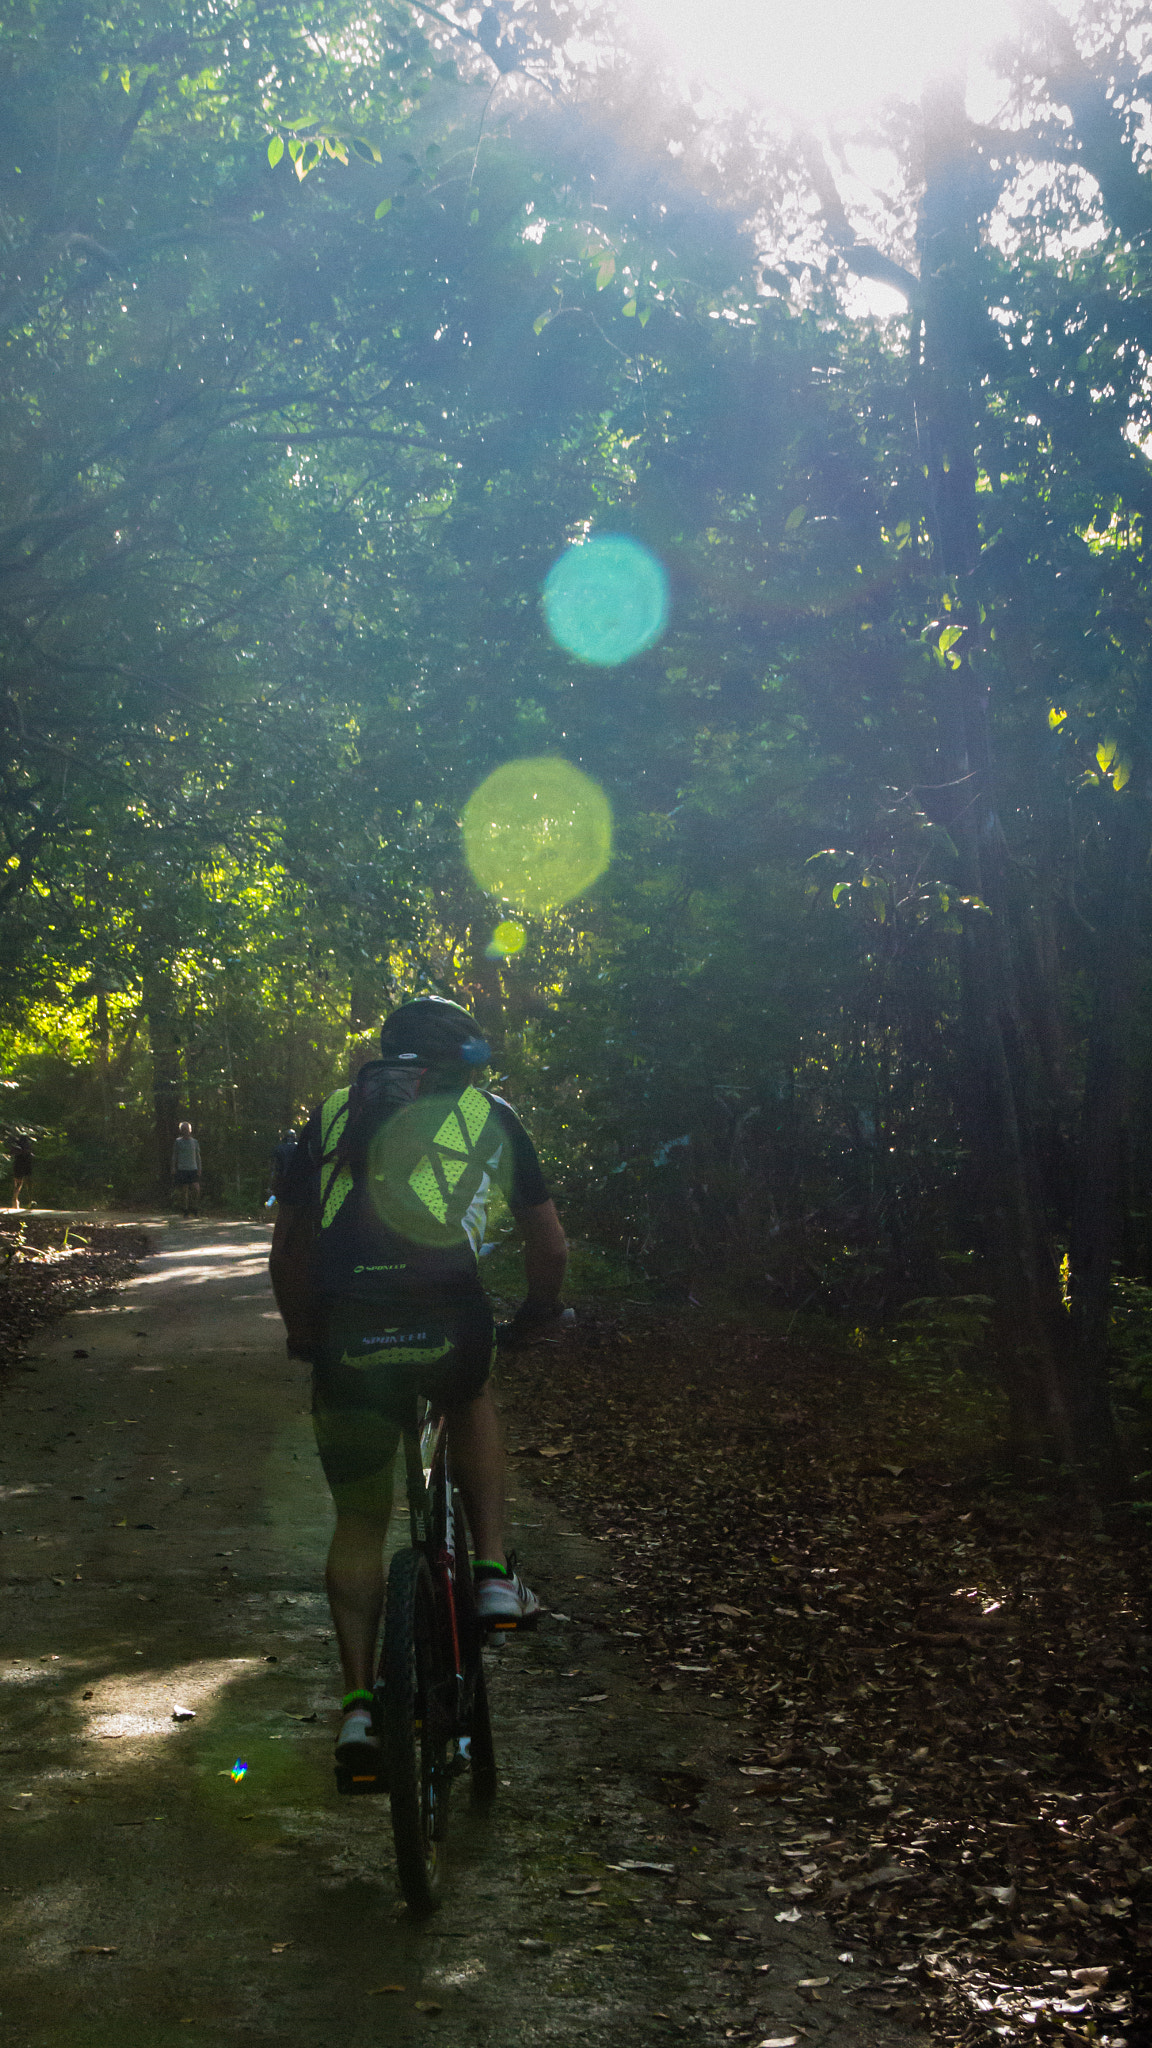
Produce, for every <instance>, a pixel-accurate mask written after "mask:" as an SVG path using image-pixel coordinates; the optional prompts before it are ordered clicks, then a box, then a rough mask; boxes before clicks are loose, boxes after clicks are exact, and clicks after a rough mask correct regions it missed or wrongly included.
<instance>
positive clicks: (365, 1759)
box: [336, 1707, 382, 1775]
mask: <svg viewBox="0 0 1152 2048" xmlns="http://www.w3.org/2000/svg"><path fill="white" fill-rule="evenodd" d="M381 1754H382V1753H381V1749H380V1741H379V1738H378V1737H377V1736H376V1735H374V1734H373V1733H372V1710H371V1708H370V1707H353V1708H352V1709H351V1711H350V1712H349V1713H347V1714H345V1716H344V1723H343V1726H342V1727H341V1730H340V1733H339V1735H338V1736H337V1737H336V1762H337V1763H338V1764H339V1765H340V1766H341V1768H342V1769H344V1770H347V1771H351V1772H352V1773H353V1775H356V1774H358V1773H363V1772H365V1771H368V1772H375V1771H378V1770H379V1769H380V1764H381Z"/></svg>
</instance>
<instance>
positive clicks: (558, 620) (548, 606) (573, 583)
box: [544, 533, 668, 668]
mask: <svg viewBox="0 0 1152 2048" xmlns="http://www.w3.org/2000/svg"><path fill="white" fill-rule="evenodd" d="M544 617H545V619H546V621H547V624H548V631H549V632H550V633H551V635H552V638H553V640H555V642H556V644H557V646H558V647H563V649H564V650H565V652H566V653H567V654H574V655H575V657H576V659H577V661H583V662H587V663H588V664H589V665H590V666H591V667H594V668H619V666H620V664H621V662H624V661H631V660H632V659H633V657H634V656H635V655H637V654H643V653H644V651H645V649H646V648H648V647H654V646H655V644H656V642H657V640H659V638H660V635H661V634H662V633H663V631H664V628H665V626H666V625H667V624H668V577H667V575H666V573H665V571H664V567H663V564H662V563H660V562H658V561H657V559H656V557H655V555H653V554H650V553H649V551H648V549H647V548H646V547H642V546H641V544H640V542H639V541H638V540H630V539H629V537H628V535H627V534H623V533H605V534H600V535H598V536H597V537H596V539H595V540H587V541H585V542H584V543H583V544H582V545H581V546H579V547H571V548H568V549H567V550H566V552H565V553H564V554H562V555H561V557H560V559H559V561H558V562H554V563H553V564H552V567H551V569H550V570H549V571H548V575H547V577H546V579H545V583H544Z"/></svg>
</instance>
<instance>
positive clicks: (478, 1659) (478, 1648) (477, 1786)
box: [454, 1494, 497, 1804]
mask: <svg viewBox="0 0 1152 2048" xmlns="http://www.w3.org/2000/svg"><path fill="white" fill-rule="evenodd" d="M456 1531H457V1545H458V1547H457V1551H456V1573H455V1581H454V1583H455V1590H456V1625H457V1628H458V1629H459V1632H460V1653H461V1656H462V1657H463V1660H464V1728H463V1730H462V1731H461V1732H462V1733H463V1734H465V1735H467V1737H468V1738H469V1741H468V1754H469V1758H470V1761H471V1767H472V1797H473V1799H474V1800H475V1801H476V1803H477V1804H481V1803H483V1802H486V1801H487V1800H490V1799H494V1798H495V1796H496V1784H497V1779H496V1748H495V1744H494V1742H493V1740H492V1716H491V1713H490V1711H489V1707H488V1685H487V1681H486V1679H485V1676H484V1656H483V1649H482V1643H483V1637H482V1632H481V1629H480V1623H479V1621H478V1619H477V1616H476V1593H475V1588H474V1586H473V1584H472V1566H471V1564H470V1563H469V1560H468V1551H467V1548H466V1547H465V1544H464V1516H463V1511H462V1508H461V1505H460V1497H459V1495H458V1494H457V1496H456Z"/></svg>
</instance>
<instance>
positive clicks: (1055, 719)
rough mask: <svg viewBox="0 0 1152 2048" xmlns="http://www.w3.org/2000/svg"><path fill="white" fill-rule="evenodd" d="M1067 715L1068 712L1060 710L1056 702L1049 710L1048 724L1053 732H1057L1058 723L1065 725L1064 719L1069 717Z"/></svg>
mask: <svg viewBox="0 0 1152 2048" xmlns="http://www.w3.org/2000/svg"><path fill="white" fill-rule="evenodd" d="M1067 716H1068V713H1067V712H1066V711H1058V710H1057V709H1056V706H1055V704H1053V705H1052V706H1051V708H1050V710H1049V712H1048V725H1049V728H1050V730H1051V731H1052V732H1055V730H1056V727H1057V726H1058V725H1063V723H1064V720H1065V719H1066V718H1067Z"/></svg>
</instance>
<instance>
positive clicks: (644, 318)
mask: <svg viewBox="0 0 1152 2048" xmlns="http://www.w3.org/2000/svg"><path fill="white" fill-rule="evenodd" d="M651 318H652V308H651V306H645V308H644V311H643V312H642V313H641V315H640V325H641V327H647V325H648V322H649V321H650V319H651Z"/></svg>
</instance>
